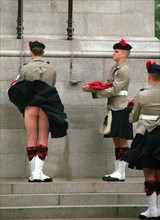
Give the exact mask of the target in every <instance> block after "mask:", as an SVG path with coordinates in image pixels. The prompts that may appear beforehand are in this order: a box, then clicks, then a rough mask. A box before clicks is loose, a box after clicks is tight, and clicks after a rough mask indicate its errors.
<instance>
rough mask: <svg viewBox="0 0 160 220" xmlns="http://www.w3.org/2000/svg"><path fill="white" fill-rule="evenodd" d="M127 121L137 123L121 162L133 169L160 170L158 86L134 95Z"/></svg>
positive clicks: (159, 103)
mask: <svg viewBox="0 0 160 220" xmlns="http://www.w3.org/2000/svg"><path fill="white" fill-rule="evenodd" d="M129 120H130V122H132V123H134V122H137V126H136V136H135V138H134V140H133V142H132V144H131V148H130V150H128V152H127V153H126V154H125V156H124V157H123V160H125V161H126V162H128V163H129V165H128V166H129V167H130V168H133V169H134V168H137V169H140V170H142V169H143V168H150V169H160V84H155V85H152V86H150V87H149V88H148V89H145V90H143V91H141V92H139V93H138V94H137V95H136V97H135V104H134V108H133V110H132V112H131V113H130V116H129ZM151 139H152V140H151ZM152 144H153V145H152ZM155 152H156V153H155Z"/></svg>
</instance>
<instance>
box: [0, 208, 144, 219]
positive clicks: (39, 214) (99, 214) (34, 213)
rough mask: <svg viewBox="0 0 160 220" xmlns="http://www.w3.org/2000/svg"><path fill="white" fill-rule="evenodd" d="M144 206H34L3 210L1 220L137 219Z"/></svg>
mask: <svg viewBox="0 0 160 220" xmlns="http://www.w3.org/2000/svg"><path fill="white" fill-rule="evenodd" d="M145 209H146V207H145V206H144V205H143V206H142V205H137V204H135V205H90V206H87V205H81V206H46V207H44V206H38V207H37V206H33V207H23V206H22V207H9V208H8V207H5V208H1V220H8V219H10V218H11V219H33V218H35V219H39V218H47V219H48V218H77V217H79V218H91V219H94V218H117V217H118V218H136V217H137V216H138V214H139V213H140V212H142V211H144V210H145Z"/></svg>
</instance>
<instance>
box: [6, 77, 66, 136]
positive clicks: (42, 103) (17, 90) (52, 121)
mask: <svg viewBox="0 0 160 220" xmlns="http://www.w3.org/2000/svg"><path fill="white" fill-rule="evenodd" d="M8 96H9V99H10V101H11V102H12V103H13V104H15V105H16V106H17V108H18V109H19V111H20V112H21V113H22V114H23V115H24V111H25V108H26V107H27V106H37V107H40V108H42V109H43V111H44V112H45V113H46V115H47V116H48V119H49V125H50V132H51V137H52V138H59V137H64V136H66V135H67V129H68V123H67V121H66V118H67V115H66V113H64V106H63V104H62V102H61V99H60V97H59V94H58V92H57V89H56V88H55V87H54V88H52V87H50V86H49V85H48V84H46V83H45V82H43V81H40V80H35V81H26V80H23V81H20V82H17V83H16V84H14V85H13V86H11V87H10V88H9V90H8Z"/></svg>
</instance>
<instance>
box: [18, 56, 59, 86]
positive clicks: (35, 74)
mask: <svg viewBox="0 0 160 220" xmlns="http://www.w3.org/2000/svg"><path fill="white" fill-rule="evenodd" d="M22 80H28V81H34V80H41V81H43V82H45V83H47V84H48V85H49V86H51V87H54V86H55V83H56V71H55V69H54V67H53V66H52V65H50V64H48V63H46V62H45V61H44V60H43V59H40V58H38V59H37V58H36V59H34V60H32V62H31V63H28V64H26V65H24V66H23V67H22V68H21V70H20V75H19V78H18V81H22Z"/></svg>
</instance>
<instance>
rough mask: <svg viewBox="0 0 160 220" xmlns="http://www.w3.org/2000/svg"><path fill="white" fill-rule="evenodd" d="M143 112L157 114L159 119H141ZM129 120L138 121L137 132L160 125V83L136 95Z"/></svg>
mask: <svg viewBox="0 0 160 220" xmlns="http://www.w3.org/2000/svg"><path fill="white" fill-rule="evenodd" d="M141 114H143V115H155V116H159V118H158V119H157V120H142V119H139V116H140V115H141ZM129 121H130V122H131V123H134V122H137V128H136V132H137V133H140V134H144V133H145V131H146V130H147V131H148V132H151V131H152V130H153V129H155V128H156V127H157V126H160V84H157V85H152V86H150V87H149V88H148V89H145V90H143V91H141V92H139V93H138V94H137V95H136V97H135V104H134V108H133V110H132V112H131V113H130V117H129Z"/></svg>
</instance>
